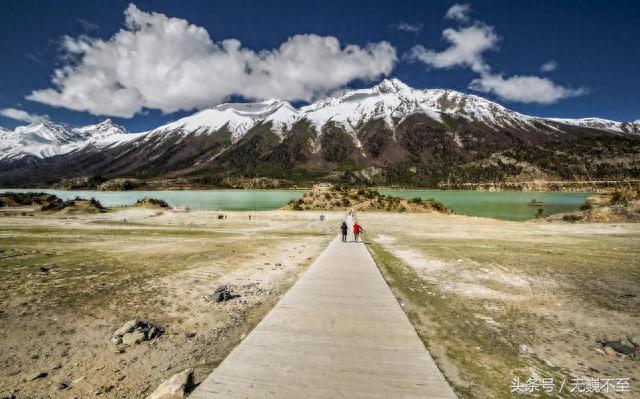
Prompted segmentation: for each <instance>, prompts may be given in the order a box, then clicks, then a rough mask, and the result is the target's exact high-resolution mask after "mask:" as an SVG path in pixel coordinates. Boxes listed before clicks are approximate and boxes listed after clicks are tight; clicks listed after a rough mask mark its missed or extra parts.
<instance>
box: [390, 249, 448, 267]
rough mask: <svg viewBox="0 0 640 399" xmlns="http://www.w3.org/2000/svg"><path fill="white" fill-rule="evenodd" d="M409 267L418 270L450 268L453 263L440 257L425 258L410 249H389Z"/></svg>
mask: <svg viewBox="0 0 640 399" xmlns="http://www.w3.org/2000/svg"><path fill="white" fill-rule="evenodd" d="M390 250H391V252H392V253H393V254H394V255H395V256H397V257H398V258H400V259H402V261H403V262H405V263H406V264H407V265H409V266H410V267H411V268H413V269H416V270H419V271H435V270H441V269H446V268H450V267H452V266H453V265H452V264H450V263H448V262H445V261H443V260H440V259H427V258H425V257H424V256H423V255H422V254H420V253H419V252H416V251H413V250H410V249H390Z"/></svg>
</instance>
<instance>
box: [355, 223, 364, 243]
mask: <svg viewBox="0 0 640 399" xmlns="http://www.w3.org/2000/svg"><path fill="white" fill-rule="evenodd" d="M363 231H364V230H363V229H362V226H360V225H359V224H358V223H354V224H353V236H354V237H355V241H356V242H358V237H359V236H360V233H362V232H363Z"/></svg>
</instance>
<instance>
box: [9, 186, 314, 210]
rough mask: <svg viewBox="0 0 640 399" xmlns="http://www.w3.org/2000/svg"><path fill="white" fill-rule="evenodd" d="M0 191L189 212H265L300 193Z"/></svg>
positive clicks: (268, 191)
mask: <svg viewBox="0 0 640 399" xmlns="http://www.w3.org/2000/svg"><path fill="white" fill-rule="evenodd" d="M0 191H20V192H28V191H31V192H33V191H38V192H41V191H42V192H45V193H50V194H55V195H57V196H58V197H59V198H62V199H63V200H70V199H73V198H75V197H81V198H95V199H97V200H98V201H100V203H101V204H102V205H104V206H106V207H116V206H126V205H133V204H135V203H136V201H137V200H139V199H142V198H144V197H151V198H157V199H161V200H163V201H166V202H167V203H168V204H169V205H171V206H172V207H176V206H177V207H187V208H190V209H206V210H228V211H264V210H270V209H278V208H281V207H282V206H284V205H285V204H286V203H287V202H289V201H290V200H292V199H298V198H300V197H301V196H302V190H182V191H90V190H86V191H85V190H69V191H67V190H48V189H30V190H25V189H16V190H1V189H0Z"/></svg>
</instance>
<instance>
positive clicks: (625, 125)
mask: <svg viewBox="0 0 640 399" xmlns="http://www.w3.org/2000/svg"><path fill="white" fill-rule="evenodd" d="M548 120H551V121H555V122H559V123H563V124H565V125H572V126H580V127H586V128H590V129H599V130H607V131H610V132H619V133H629V134H640V120H637V121H635V122H618V121H612V120H609V119H602V118H581V119H568V118H548Z"/></svg>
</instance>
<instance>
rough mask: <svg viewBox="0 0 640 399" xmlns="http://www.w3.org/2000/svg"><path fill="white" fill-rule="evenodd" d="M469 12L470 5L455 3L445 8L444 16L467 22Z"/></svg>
mask: <svg viewBox="0 0 640 399" xmlns="http://www.w3.org/2000/svg"><path fill="white" fill-rule="evenodd" d="M470 12H471V6H470V5H469V4H460V3H456V4H454V5H452V6H451V7H450V8H449V9H448V10H447V13H446V14H445V16H444V17H445V18H447V19H453V20H456V21H460V22H467V21H468V20H469V13H470Z"/></svg>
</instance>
